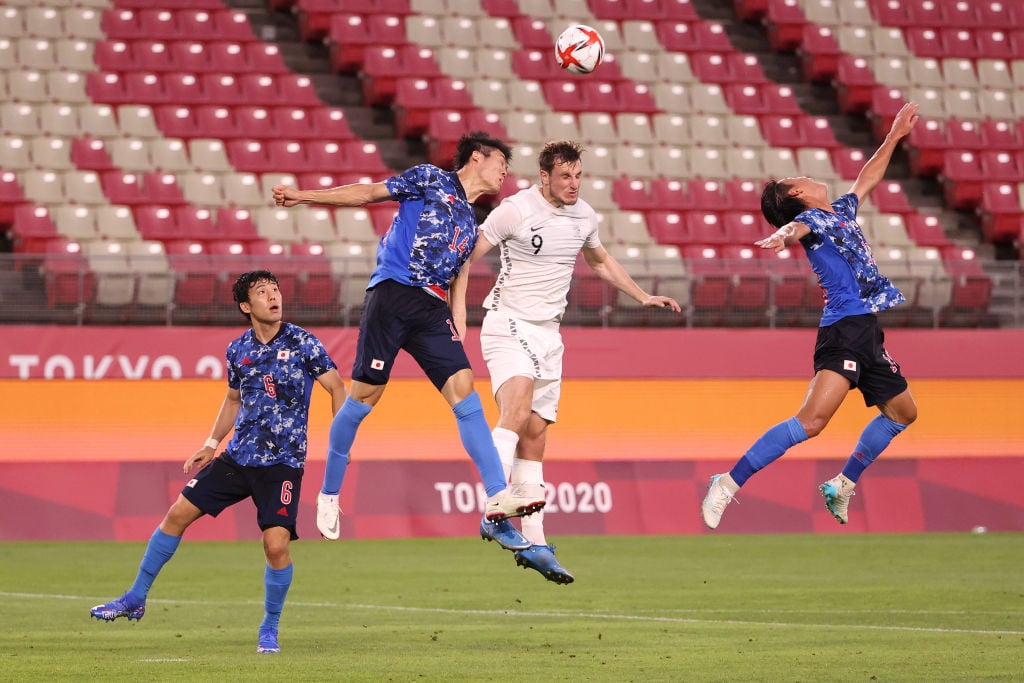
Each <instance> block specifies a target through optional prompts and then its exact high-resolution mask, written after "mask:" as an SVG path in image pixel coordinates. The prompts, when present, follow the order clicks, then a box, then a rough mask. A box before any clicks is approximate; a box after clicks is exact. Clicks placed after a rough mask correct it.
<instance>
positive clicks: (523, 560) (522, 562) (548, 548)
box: [516, 545, 576, 584]
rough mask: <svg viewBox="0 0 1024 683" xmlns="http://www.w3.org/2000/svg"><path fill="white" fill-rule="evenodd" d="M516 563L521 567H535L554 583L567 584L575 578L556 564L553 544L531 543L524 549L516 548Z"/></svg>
mask: <svg viewBox="0 0 1024 683" xmlns="http://www.w3.org/2000/svg"><path fill="white" fill-rule="evenodd" d="M516 564H517V565H519V566H520V567H522V568H523V569H526V568H527V567H529V568H530V569H536V570H537V571H538V572H540V574H541V576H543V577H544V578H545V579H547V580H548V581H554V582H555V583H561V584H568V583H572V582H573V581H575V580H576V579H575V577H573V575H572V574H570V573H569V572H568V571H566V569H565V567H563V566H562V565H560V564H558V560H557V559H556V558H555V546H553V545H531V546H530V547H529V548H527V549H525V550H517V551H516Z"/></svg>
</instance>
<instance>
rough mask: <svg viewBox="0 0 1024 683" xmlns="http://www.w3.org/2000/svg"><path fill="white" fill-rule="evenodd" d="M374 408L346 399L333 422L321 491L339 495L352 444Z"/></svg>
mask: <svg viewBox="0 0 1024 683" xmlns="http://www.w3.org/2000/svg"><path fill="white" fill-rule="evenodd" d="M372 409H373V406H371V405H368V404H366V403H360V402H359V401H357V400H355V399H354V398H352V397H351V396H349V397H348V398H346V399H345V402H344V403H343V404H342V405H341V410H339V411H338V412H337V414H335V416H334V419H333V420H331V435H330V439H329V440H328V442H327V466H326V467H325V468H324V484H323V486H321V487H320V491H321V492H323V493H326V494H327V495H329V496H336V495H338V491H340V490H341V482H342V481H343V480H344V479H345V470H346V469H348V454H349V451H351V450H352V442H353V441H355V440H356V431H357V430H358V429H359V424H360V423H361V422H362V421H363V418H365V417H366V416H367V415H369V414H370V411H371V410H372Z"/></svg>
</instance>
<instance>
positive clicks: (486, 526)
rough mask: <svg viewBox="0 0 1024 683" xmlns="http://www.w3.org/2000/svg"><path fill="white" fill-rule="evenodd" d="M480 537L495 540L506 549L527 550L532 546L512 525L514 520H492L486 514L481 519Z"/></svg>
mask: <svg viewBox="0 0 1024 683" xmlns="http://www.w3.org/2000/svg"><path fill="white" fill-rule="evenodd" d="M480 538H482V539H484V540H485V541H494V542H495V543H497V544H498V545H500V546H501V547H502V548H504V549H505V550H526V549H527V548H529V547H530V542H529V541H528V540H526V537H525V536H523V535H522V534H521V533H519V530H518V529H516V528H515V527H514V526H512V522H510V521H508V520H507V519H503V520H501V521H500V522H491V521H488V519H487V516H486V515H484V517H483V519H481V520H480Z"/></svg>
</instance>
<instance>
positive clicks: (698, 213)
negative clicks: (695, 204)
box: [684, 209, 729, 245]
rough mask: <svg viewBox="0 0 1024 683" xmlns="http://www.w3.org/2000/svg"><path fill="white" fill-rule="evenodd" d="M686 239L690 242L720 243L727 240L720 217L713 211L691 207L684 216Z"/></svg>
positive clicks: (724, 242)
mask: <svg viewBox="0 0 1024 683" xmlns="http://www.w3.org/2000/svg"><path fill="white" fill-rule="evenodd" d="M684 221H685V223H684V229H685V231H686V241H687V242H688V243H691V244H710V245H722V244H726V243H728V242H729V239H728V237H727V236H726V234H725V230H724V229H723V228H722V218H721V216H720V215H719V214H718V213H716V212H714V211H707V210H703V209H691V210H689V211H687V212H686V214H685V218H684Z"/></svg>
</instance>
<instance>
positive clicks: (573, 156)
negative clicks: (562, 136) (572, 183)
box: [537, 140, 583, 173]
mask: <svg viewBox="0 0 1024 683" xmlns="http://www.w3.org/2000/svg"><path fill="white" fill-rule="evenodd" d="M581 154H583V147H581V146H580V144H579V143H578V142H573V141H572V140H553V141H551V142H548V143H545V144H544V147H543V148H542V149H541V150H540V156H539V157H537V162H538V163H539V165H540V170H542V171H544V172H546V173H551V169H553V168H554V167H555V164H572V163H575V162H577V161H579V160H580V155H581Z"/></svg>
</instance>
